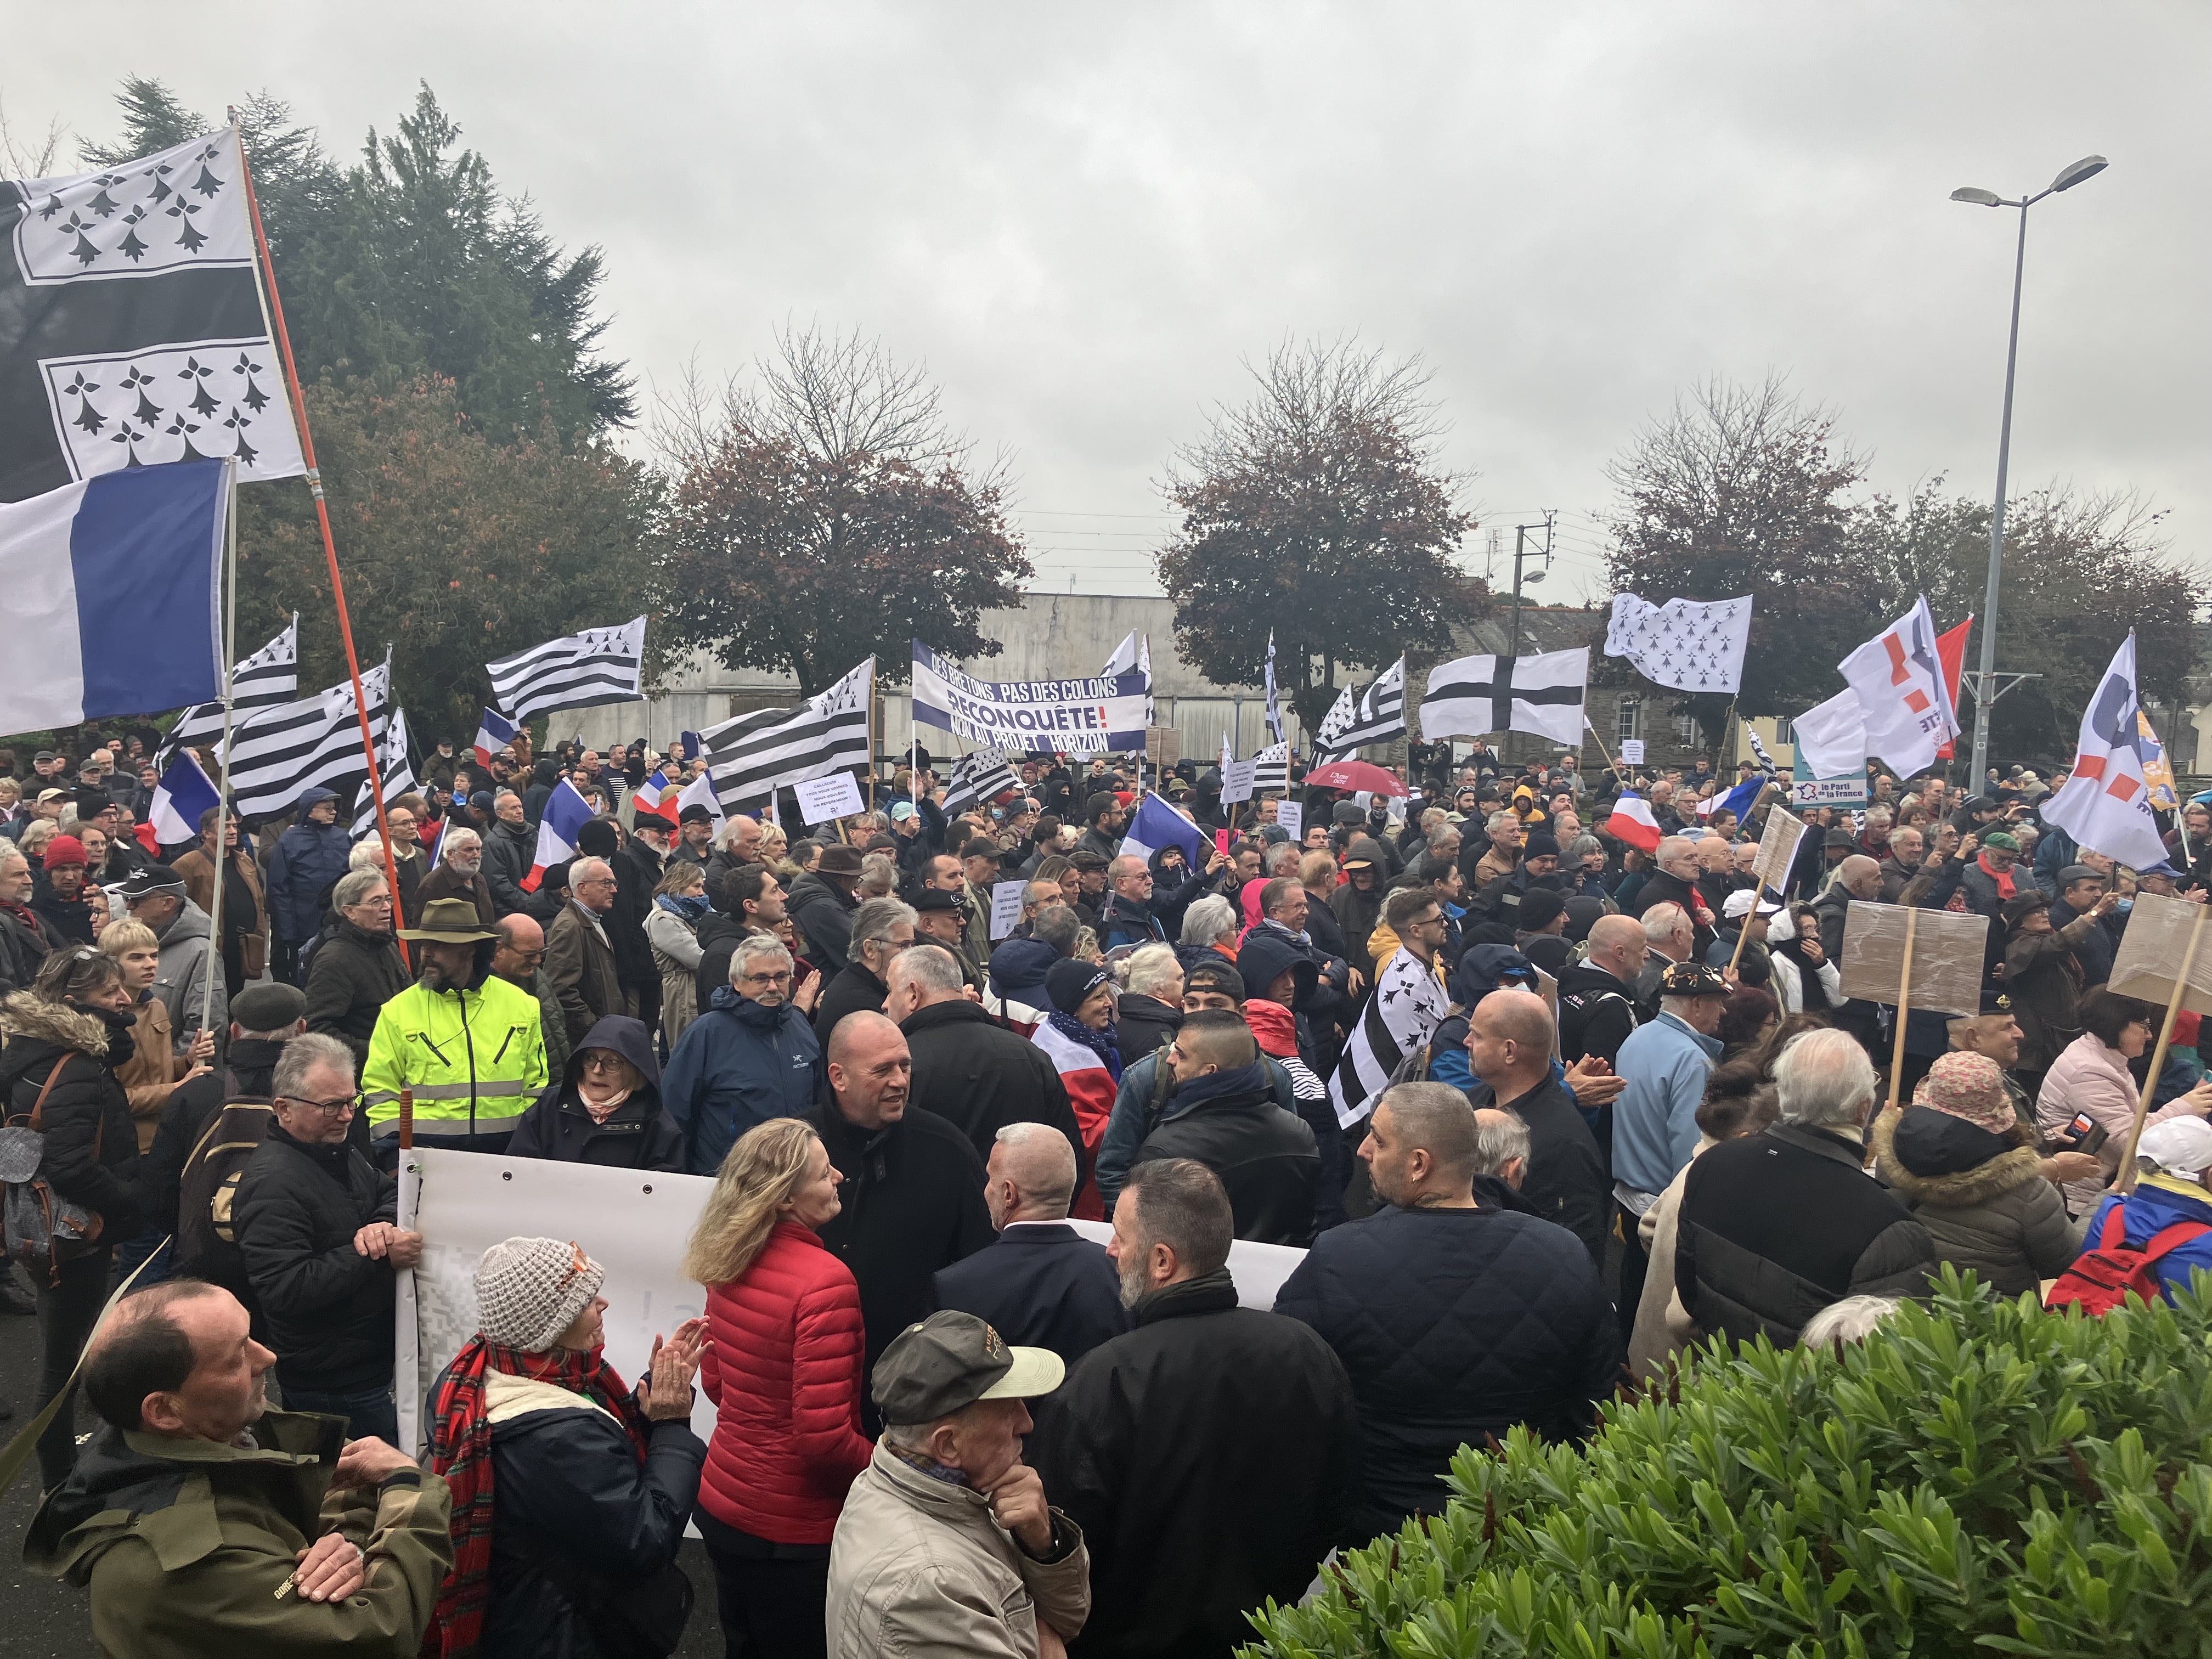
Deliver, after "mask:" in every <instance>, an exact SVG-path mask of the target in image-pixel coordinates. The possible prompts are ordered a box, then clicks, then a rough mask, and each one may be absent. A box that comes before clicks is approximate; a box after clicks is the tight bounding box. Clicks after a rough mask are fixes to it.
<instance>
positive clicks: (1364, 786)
mask: <svg viewBox="0 0 2212 1659" xmlns="http://www.w3.org/2000/svg"><path fill="white" fill-rule="evenodd" d="M1306 782H1307V784H1308V785H1309V786H1310V787H1313V788H1316V789H1352V790H1364V791H1365V792H1366V793H1369V794H1370V795H1410V794H1412V793H1413V791H1412V790H1410V789H1408V788H1407V787H1406V786H1405V785H1404V784H1402V783H1401V782H1399V781H1398V780H1397V779H1395V778H1394V777H1392V776H1391V775H1389V773H1388V772H1385V771H1384V770H1383V769H1382V768H1381V767H1379V766H1370V765H1369V764H1368V763H1366V762H1365V761H1335V762H1332V763H1330V764H1328V765H1327V766H1322V767H1316V769H1314V770H1312V771H1310V772H1309V773H1307V774H1306Z"/></svg>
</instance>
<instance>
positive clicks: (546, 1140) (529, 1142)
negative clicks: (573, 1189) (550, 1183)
mask: <svg viewBox="0 0 2212 1659" xmlns="http://www.w3.org/2000/svg"><path fill="white" fill-rule="evenodd" d="M587 1048H611V1049H612V1050H613V1051H614V1052H615V1053H617V1054H620V1055H621V1056H622V1057H623V1059H624V1060H628V1061H629V1063H630V1065H631V1066H633V1067H635V1070H636V1072H637V1074H638V1076H640V1077H641V1078H642V1079H645V1080H644V1082H643V1083H641V1085H639V1086H638V1087H637V1088H635V1089H634V1090H632V1091H630V1095H629V1099H627V1100H625V1101H623V1103H622V1104H621V1105H619V1106H617V1107H616V1108H615V1109H614V1110H613V1111H612V1112H611V1113H610V1114H609V1115H608V1117H607V1121H605V1122H604V1123H594V1122H593V1121H592V1115H591V1113H590V1112H588V1111H587V1110H586V1109H585V1107H584V1100H583V1096H582V1095H581V1094H580V1092H578V1087H579V1085H580V1083H581V1082H582V1080H583V1076H584V1051H585V1050H586V1049H587ZM507 1156H508V1157H509V1158H552V1159H555V1160H556V1161H558V1162H560V1163H562V1164H599V1165H602V1166H604V1167H607V1168H611V1169H618V1170H681V1169H683V1167H684V1131H683V1130H681V1129H679V1128H678V1127H676V1122H675V1120H674V1119H672V1118H671V1117H670V1116H669V1115H668V1114H667V1113H666V1112H665V1111H663V1110H662V1109H661V1105H660V1061H659V1060H658V1059H656V1058H655V1057H654V1055H653V1034H652V1033H651V1032H650V1031H648V1030H646V1028H645V1025H644V1023H643V1022H642V1021H640V1020H635V1019H629V1018H623V1016H621V1015H618V1014H611V1015H609V1016H608V1017H607V1018H605V1019H603V1020H601V1021H600V1022H599V1024H596V1025H594V1026H592V1029H591V1030H588V1031H586V1033H585V1034H584V1040H583V1042H580V1043H579V1044H578V1045H577V1046H576V1051H575V1052H574V1054H570V1055H569V1056H568V1067H567V1069H566V1070H565V1071H564V1072H563V1073H562V1077H561V1080H560V1082H558V1083H556V1084H553V1085H550V1086H549V1087H548V1088H547V1089H546V1090H545V1091H544V1093H543V1094H541V1095H539V1096H538V1098H537V1099H536V1100H535V1101H533V1102H532V1103H531V1106H530V1109H529V1110H527V1111H526V1112H525V1113H523V1115H522V1121H521V1122H520V1123H518V1124H516V1125H515V1126H514V1137H513V1139H511V1140H509V1141H508V1142H507Z"/></svg>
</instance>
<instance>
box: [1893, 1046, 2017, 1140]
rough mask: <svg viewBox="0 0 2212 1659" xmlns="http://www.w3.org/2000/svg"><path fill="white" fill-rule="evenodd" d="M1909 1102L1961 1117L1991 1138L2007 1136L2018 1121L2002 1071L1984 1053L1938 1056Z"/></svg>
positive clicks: (1955, 1053)
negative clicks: (1986, 1132) (1993, 1136)
mask: <svg viewBox="0 0 2212 1659" xmlns="http://www.w3.org/2000/svg"><path fill="white" fill-rule="evenodd" d="M1912 1103H1913V1104H1914V1105H1916V1106H1926V1107H1929V1108H1930V1109H1933V1110H1936V1111H1938V1112H1942V1113H1945V1114H1947V1115H1949V1116H1952V1117H1955V1118H1961V1119H1963V1120H1965V1121H1966V1122H1968V1123H1971V1124H1972V1125H1973V1126H1974V1127H1976V1128H1978V1129H1986V1130H1988V1131H1989V1132H1990V1133H1991V1134H1993V1135H2008V1134H2010V1133H2012V1131H2013V1126H2014V1124H2015V1123H2016V1122H2018V1121H2019V1118H2018V1116H2017V1115H2016V1114H2015V1112H2014V1111H2013V1109H2012V1097H2010V1096H2009V1095H2008V1094H2007V1093H2006V1092H2005V1086H2004V1072H2003V1070H2002V1067H2000V1066H1998V1065H1997V1063H1996V1061H1995V1060H1991V1059H1990V1057H1989V1056H1988V1055H1987V1054H1969V1053H1967V1052H1966V1051H1965V1050H1963V1049H1962V1050H1959V1051H1956V1052H1954V1053H1952V1054H1941V1055H1938V1056H1937V1057H1936V1063H1935V1064H1934V1065H1933V1066H1929V1068H1928V1075H1927V1076H1925V1077H1923V1078H1922V1079H1920V1083H1919V1086H1918V1087H1917V1088H1916V1089H1914V1090H1913V1091H1912Z"/></svg>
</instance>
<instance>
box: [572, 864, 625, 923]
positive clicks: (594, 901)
mask: <svg viewBox="0 0 2212 1659" xmlns="http://www.w3.org/2000/svg"><path fill="white" fill-rule="evenodd" d="M568 890H569V891H570V892H571V893H573V894H574V895H575V897H576V902H577V903H579V904H580V905H582V906H583V907H584V908H586V910H596V911H599V912H602V913H604V912H605V911H608V910H611V909H613V908H615V877H614V872H613V871H612V870H611V868H609V867H608V866H607V865H606V864H605V862H604V861H602V860H598V859H594V860H592V862H591V863H590V864H588V865H586V866H585V867H584V870H583V872H582V873H581V874H578V873H576V872H574V871H572V872H570V873H569V878H568Z"/></svg>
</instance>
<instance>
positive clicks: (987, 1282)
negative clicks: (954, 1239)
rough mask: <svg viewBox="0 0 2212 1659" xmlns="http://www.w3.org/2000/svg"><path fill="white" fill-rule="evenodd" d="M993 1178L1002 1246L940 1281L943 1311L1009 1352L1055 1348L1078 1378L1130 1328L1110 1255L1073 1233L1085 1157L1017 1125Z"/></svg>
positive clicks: (948, 1271) (986, 1198)
mask: <svg viewBox="0 0 2212 1659" xmlns="http://www.w3.org/2000/svg"><path fill="white" fill-rule="evenodd" d="M984 1176H985V1184H984V1188H983V1202H984V1204H985V1206H987V1208H988V1209H989V1210H990V1212H991V1225H993V1226H994V1227H996V1228H997V1229H998V1230H999V1242H998V1243H995V1244H994V1245H992V1246H991V1247H990V1248H989V1249H984V1250H978V1251H976V1252H975V1255H971V1256H969V1257H968V1258H967V1259H966V1260H965V1261H956V1262H954V1263H953V1264H952V1265H951V1267H945V1268H943V1269H941V1270H940V1271H939V1273H938V1275H937V1305H938V1306H939V1308H951V1309H954V1310H957V1311H959V1312H961V1313H971V1314H974V1315H975V1316H977V1317H978V1318H980V1319H982V1320H985V1321H987V1322H988V1323H989V1324H990V1327H991V1328H992V1329H993V1330H994V1331H996V1332H998V1334H1000V1336H1003V1337H1004V1338H1006V1340H1007V1341H1009V1342H1012V1343H1015V1344H1017V1345H1018V1346H1026V1347H1034V1348H1049V1349H1051V1350H1052V1351H1053V1352H1054V1353H1056V1354H1058V1355H1059V1356H1060V1358H1062V1359H1063V1360H1065V1361H1066V1363H1067V1364H1068V1366H1069V1367H1070V1368H1071V1369H1073V1366H1074V1364H1075V1362H1076V1361H1077V1360H1079V1359H1080V1358H1083V1356H1084V1355H1085V1354H1087V1353H1089V1352H1091V1350H1092V1349H1093V1348H1095V1347H1097V1346H1098V1345H1099V1344H1100V1343H1102V1342H1104V1341H1107V1340H1109V1339H1111V1338H1113V1337H1116V1336H1119V1335H1121V1333H1122V1332H1123V1331H1125V1330H1127V1328H1129V1325H1128V1318H1127V1313H1126V1310H1124V1309H1123V1308H1122V1306H1121V1279H1120V1277H1119V1276H1118V1275H1117V1274H1116V1273H1115V1271H1114V1263H1113V1261H1112V1260H1111V1259H1110V1258H1109V1256H1108V1255H1107V1254H1106V1249H1105V1247H1104V1246H1103V1245H1101V1244H1097V1243H1092V1242H1091V1240H1090V1239H1087V1238H1085V1237H1083V1235H1082V1234H1080V1233H1079V1232H1077V1231H1075V1229H1074V1228H1073V1227H1071V1226H1069V1225H1067V1211H1068V1206H1069V1205H1070V1204H1072V1203H1073V1201H1074V1198H1075V1184H1076V1182H1075V1177H1076V1168H1075V1154H1074V1153H1073V1152H1072V1151H1070V1150H1069V1148H1068V1145H1067V1140H1066V1137H1065V1136H1063V1135H1061V1134H1060V1133H1058V1132H1056V1131H1055V1130H1054V1129H1052V1128H1051V1127H1048V1126H1047V1125H1045V1124H1042V1123H1009V1124H1007V1125H1006V1127H1004V1128H1002V1129H1000V1131H999V1133H998V1139H996V1140H995V1141H994V1142H993V1143H992V1146H991V1158H990V1162H989V1164H987V1165H986V1166H985V1169H984Z"/></svg>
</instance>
